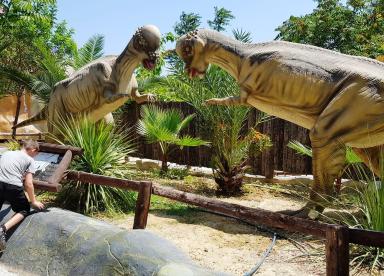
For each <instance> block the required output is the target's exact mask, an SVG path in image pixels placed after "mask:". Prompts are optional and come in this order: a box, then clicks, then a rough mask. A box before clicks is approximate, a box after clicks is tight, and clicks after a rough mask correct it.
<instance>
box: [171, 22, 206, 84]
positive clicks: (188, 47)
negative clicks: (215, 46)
mask: <svg viewBox="0 0 384 276" xmlns="http://www.w3.org/2000/svg"><path fill="white" fill-rule="evenodd" d="M200 32H201V31H197V30H196V31H193V32H190V33H188V34H185V35H183V36H182V37H180V38H179V39H178V40H177V43H176V53H177V54H178V55H179V57H180V58H181V59H182V60H183V61H184V62H185V71H186V72H187V74H188V76H189V77H191V78H193V77H203V76H204V74H205V71H206V70H207V68H208V65H209V63H208V61H207V51H205V49H204V48H205V45H206V41H205V39H204V38H203V37H201V36H199V33H200Z"/></svg>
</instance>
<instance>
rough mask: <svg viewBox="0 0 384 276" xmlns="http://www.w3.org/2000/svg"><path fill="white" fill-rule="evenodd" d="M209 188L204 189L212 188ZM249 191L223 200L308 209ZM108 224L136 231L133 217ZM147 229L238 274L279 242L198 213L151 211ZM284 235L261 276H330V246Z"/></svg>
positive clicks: (193, 255)
mask: <svg viewBox="0 0 384 276" xmlns="http://www.w3.org/2000/svg"><path fill="white" fill-rule="evenodd" d="M168 183H169V181H168ZM171 184H172V186H174V187H176V188H181V189H182V190H189V188H187V187H185V186H184V187H178V184H177V182H175V183H171ZM194 184H196V183H194ZM206 184H207V183H205V184H204V183H203V184H202V186H205V187H206V188H207V186H206ZM198 185H199V184H197V186H198ZM197 186H195V187H194V189H195V190H196V189H197V190H200V191H201V187H200V188H199V187H197ZM208 186H209V185H208ZM248 189H251V190H252V191H250V192H247V193H246V194H245V195H244V196H241V197H234V198H221V199H222V200H225V201H227V202H233V203H237V204H242V205H245V206H249V207H260V208H263V209H268V210H272V211H276V210H283V209H295V208H299V207H300V206H301V205H302V204H303V202H301V201H300V200H295V199H292V198H287V197H284V196H281V195H276V193H275V192H273V190H271V191H269V190H268V189H267V190H265V189H258V188H255V187H252V185H251V186H249V187H248ZM203 193H204V194H207V193H208V194H209V193H210V190H209V189H208V190H207V189H206V190H205V191H203ZM106 220H108V221H109V222H111V223H113V224H116V225H118V226H120V227H123V228H126V229H131V227H132V225H133V215H126V216H124V217H123V218H119V219H118V220H116V219H113V220H109V219H106ZM147 230H149V231H152V232H154V233H156V234H158V235H159V236H161V237H164V238H166V239H168V240H170V241H172V242H173V243H174V244H176V246H178V247H179V248H180V249H181V250H182V251H184V252H185V253H186V254H187V255H189V256H190V257H191V259H193V260H194V261H195V262H196V263H197V264H199V265H201V266H202V267H205V268H208V269H210V270H215V271H221V272H226V273H229V274H232V275H243V274H244V273H246V272H248V271H250V270H251V269H252V268H253V267H254V266H255V265H256V264H257V263H258V262H259V260H260V257H261V256H262V255H263V253H264V251H265V250H266V249H267V248H268V247H269V246H270V244H271V241H272V237H273V233H271V232H269V231H263V229H258V228H257V227H255V226H251V225H249V224H246V223H243V222H240V221H238V220H235V219H231V218H227V217H223V216H219V215H215V214H211V213H207V212H204V211H200V210H197V209H196V210H194V211H188V212H187V213H185V214H180V215H178V214H172V215H170V214H167V213H166V212H164V211H162V210H151V211H150V214H149V217H148V224H147ZM279 233H280V234H282V235H283V236H284V238H281V237H278V239H277V241H276V244H275V246H274V247H273V249H272V252H271V253H270V255H269V256H268V257H267V258H266V260H265V262H264V263H263V265H262V266H261V267H260V269H259V270H258V272H257V275H295V276H296V275H308V276H309V275H325V252H324V241H321V240H318V241H316V240H313V239H309V238H306V237H303V236H299V235H295V234H288V233H284V232H279ZM287 238H288V239H287Z"/></svg>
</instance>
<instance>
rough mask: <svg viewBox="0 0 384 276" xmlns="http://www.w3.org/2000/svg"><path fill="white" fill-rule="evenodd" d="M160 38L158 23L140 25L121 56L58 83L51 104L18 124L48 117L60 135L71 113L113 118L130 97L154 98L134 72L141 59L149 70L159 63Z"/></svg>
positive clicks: (51, 128)
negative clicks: (142, 92)
mask: <svg viewBox="0 0 384 276" xmlns="http://www.w3.org/2000/svg"><path fill="white" fill-rule="evenodd" d="M160 39H161V34H160V31H159V29H158V28H157V27H156V26H154V25H146V26H143V27H141V28H139V29H138V30H137V31H136V33H135V34H134V35H133V37H132V39H131V40H130V41H129V43H128V45H127V46H126V48H125V49H124V51H123V52H122V53H121V54H120V55H119V56H105V57H102V58H99V59H97V60H95V61H93V62H91V63H89V64H87V65H85V66H84V67H82V68H80V69H79V70H78V71H76V72H74V73H72V74H71V75H70V76H69V77H68V78H67V79H64V80H62V81H60V82H58V83H57V84H55V87H54V89H53V92H52V95H51V97H50V99H49V102H48V105H47V106H45V107H44V108H43V109H42V110H41V111H40V112H39V113H38V114H36V115H35V116H33V117H31V118H29V119H28V120H25V121H22V122H20V123H19V124H17V125H16V126H15V128H18V127H22V126H25V125H29V124H32V123H36V122H38V121H42V120H47V126H48V131H49V132H50V133H53V134H55V135H58V133H57V132H58V131H57V130H55V126H57V125H59V124H60V120H62V119H63V118H66V117H67V116H74V117H77V116H84V115H86V116H87V117H88V118H89V119H90V120H91V121H93V122H96V121H99V120H100V119H102V118H104V119H105V120H106V121H107V122H113V117H112V114H111V112H112V111H114V110H116V109H117V108H119V107H120V106H122V105H123V104H124V103H125V102H126V101H127V100H128V99H133V100H135V101H136V102H138V103H143V102H146V101H150V100H152V99H153V98H154V97H153V95H151V94H146V95H140V93H139V92H138V85H137V81H136V78H135V76H134V75H133V72H134V70H135V69H136V67H137V66H138V65H139V64H140V63H142V65H143V67H144V68H145V69H148V70H151V69H153V68H154V67H155V64H156V61H157V58H158V49H159V47H160Z"/></svg>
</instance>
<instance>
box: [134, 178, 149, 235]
mask: <svg viewBox="0 0 384 276" xmlns="http://www.w3.org/2000/svg"><path fill="white" fill-rule="evenodd" d="M151 194H152V182H148V181H140V188H139V193H138V195H137V200H136V210H135V218H134V222H133V229H145V227H146V226H147V219H148V211H149V205H150V204H151Z"/></svg>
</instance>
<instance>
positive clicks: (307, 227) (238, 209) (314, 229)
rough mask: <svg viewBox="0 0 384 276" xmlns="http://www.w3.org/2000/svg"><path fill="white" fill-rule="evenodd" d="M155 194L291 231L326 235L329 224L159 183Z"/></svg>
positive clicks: (319, 235) (154, 187)
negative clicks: (224, 200) (183, 190)
mask: <svg viewBox="0 0 384 276" xmlns="http://www.w3.org/2000/svg"><path fill="white" fill-rule="evenodd" d="M152 191H153V194H155V195H159V196H163V197H166V198H169V199H173V200H177V201H181V202H184V203H188V204H191V205H194V206H199V207H202V208H205V209H208V210H210V211H212V212H215V213H218V214H224V215H229V216H232V217H235V218H239V219H245V220H249V221H253V222H255V223H256V224H261V225H264V226H267V227H273V228H281V229H284V230H287V231H291V232H300V233H303V234H309V235H313V236H317V237H323V238H324V237H325V230H326V226H327V224H324V223H320V222H317V221H311V220H306V219H301V218H296V217H292V216H287V215H283V214H279V213H274V212H270V211H265V210H262V209H258V208H249V207H245V206H241V205H238V204H232V203H227V202H223V201H220V200H217V199H211V198H207V197H203V196H199V195H195V194H191V193H186V192H181V191H178V190H175V189H172V188H169V187H163V186H160V185H157V184H153V185H152Z"/></svg>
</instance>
